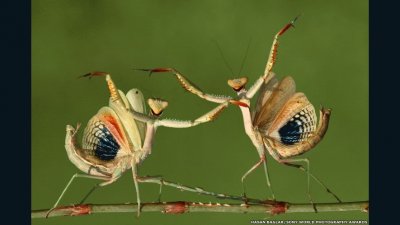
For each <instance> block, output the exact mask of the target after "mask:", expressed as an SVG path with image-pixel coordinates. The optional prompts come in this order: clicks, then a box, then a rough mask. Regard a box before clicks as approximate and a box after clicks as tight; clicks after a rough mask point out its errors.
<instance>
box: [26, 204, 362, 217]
mask: <svg viewBox="0 0 400 225" xmlns="http://www.w3.org/2000/svg"><path fill="white" fill-rule="evenodd" d="M315 207H316V209H317V211H318V212H342V211H361V212H368V208H369V202H368V201H360V202H341V203H317V204H315ZM47 212H48V209H42V210H32V211H31V218H45V217H46V214H47ZM124 212H125V213H133V212H137V204H133V203H131V204H83V205H75V206H62V207H57V208H56V209H54V210H53V211H52V212H51V213H50V214H49V217H57V216H80V215H87V214H98V213H124ZM141 212H143V213H145V212H161V213H167V214H181V213H188V212H191V213H194V212H219V213H264V214H265V213H267V214H271V215H275V214H281V213H307V212H308V213H313V212H315V211H314V208H313V206H312V205H311V204H310V203H301V204H297V203H296V204H295V203H288V202H274V203H273V204H271V203H270V202H268V203H266V204H261V203H258V204H220V203H208V204H207V203H200V202H198V203H195V202H184V201H179V202H163V203H142V208H141Z"/></svg>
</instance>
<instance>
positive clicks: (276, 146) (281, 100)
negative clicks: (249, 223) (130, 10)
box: [48, 19, 340, 215]
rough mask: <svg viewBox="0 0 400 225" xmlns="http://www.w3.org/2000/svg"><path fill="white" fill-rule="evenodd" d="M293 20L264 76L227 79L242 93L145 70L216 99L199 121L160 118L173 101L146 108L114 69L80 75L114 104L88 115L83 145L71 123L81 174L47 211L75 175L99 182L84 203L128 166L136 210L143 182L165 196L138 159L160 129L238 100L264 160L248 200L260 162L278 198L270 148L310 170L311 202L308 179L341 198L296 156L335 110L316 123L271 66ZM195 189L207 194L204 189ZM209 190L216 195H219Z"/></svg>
mask: <svg viewBox="0 0 400 225" xmlns="http://www.w3.org/2000/svg"><path fill="white" fill-rule="evenodd" d="M295 20H296V19H295ZM295 20H293V21H291V22H290V23H288V24H286V25H285V26H284V27H283V28H282V29H281V30H280V31H279V32H278V33H277V34H276V35H275V37H274V40H273V44H272V48H271V50H270V53H269V58H268V60H267V64H266V68H265V71H264V74H263V75H262V76H260V78H259V79H257V81H256V82H255V83H254V84H253V85H252V87H251V88H250V89H248V90H247V89H246V88H245V85H246V83H247V81H248V79H247V78H246V77H242V78H238V79H231V80H228V85H229V86H230V87H232V88H233V90H234V91H235V92H236V93H237V97H236V98H235V97H230V96H220V95H218V96H217V95H212V94H207V93H205V92H203V91H201V90H200V89H199V88H197V87H196V86H195V85H194V84H193V83H192V82H191V81H189V80H188V79H187V78H186V77H185V76H183V75H182V74H181V73H180V72H178V71H177V70H176V69H173V68H156V69H143V70H145V71H150V72H151V73H153V72H172V73H173V74H174V75H175V76H176V78H177V79H178V81H179V82H180V84H181V85H182V86H183V87H184V88H185V89H186V90H188V91H189V92H191V93H193V94H195V95H197V96H199V97H200V98H203V99H205V100H207V101H211V102H215V103H218V105H217V106H216V107H215V108H213V109H212V110H211V111H209V112H207V113H206V114H204V115H203V116H200V117H199V118H197V119H195V120H186V121H180V120H171V119H162V118H161V115H162V112H163V111H164V109H165V108H166V107H167V106H168V102H167V101H165V100H162V99H158V98H150V99H148V101H147V103H148V105H149V108H150V110H149V113H147V110H146V106H145V101H144V97H143V94H142V93H141V91H140V90H139V89H135V88H134V89H131V90H129V91H128V92H127V93H126V94H124V93H123V92H122V91H121V90H118V88H117V87H116V85H115V83H114V82H113V80H112V79H111V76H110V74H108V73H106V72H91V73H88V74H85V75H83V77H89V78H91V77H96V76H104V77H105V79H106V82H107V86H108V90H109V93H110V99H109V104H108V106H104V107H102V108H101V109H100V110H99V111H98V112H97V113H96V114H95V115H94V116H93V117H92V118H91V119H90V120H89V122H88V124H87V126H86V128H85V129H84V132H83V139H82V144H81V145H80V144H79V143H78V141H77V140H76V133H77V131H78V129H79V125H78V126H77V127H76V128H74V127H73V126H71V125H67V127H66V138H65V148H66V151H67V155H68V158H69V160H70V161H71V162H72V163H73V164H74V165H75V166H76V167H77V168H78V169H80V170H81V171H82V172H84V174H80V173H77V174H74V175H73V176H72V177H71V179H70V180H69V182H68V183H67V185H66V186H65V188H64V189H63V191H62V193H61V194H60V196H59V198H58V199H57V201H56V203H55V204H54V206H53V207H52V209H51V210H49V212H48V214H49V213H51V211H52V210H53V209H55V208H56V207H57V206H58V204H59V202H60V200H61V199H62V197H63V196H64V194H65V193H66V191H67V190H68V188H69V187H70V185H71V183H72V182H73V181H74V180H75V178H78V177H81V178H90V179H98V180H101V181H102V182H101V183H99V184H97V185H96V186H95V187H94V188H93V189H92V190H90V192H89V193H88V194H87V195H86V196H85V198H84V199H83V200H82V201H81V203H82V202H84V201H85V200H86V199H87V197H88V196H89V195H90V194H91V193H92V192H93V191H94V190H95V189H96V188H97V187H103V186H106V185H109V184H111V183H114V182H115V181H116V180H118V179H119V178H120V177H121V175H122V174H123V173H124V172H126V171H127V170H131V171H132V178H133V183H134V186H135V190H136V198H137V202H138V210H137V212H138V215H139V214H140V204H141V201H140V194H139V193H140V192H139V185H138V184H139V183H141V182H152V183H157V184H160V194H161V185H162V184H169V185H170V186H174V185H173V184H171V183H168V182H163V180H162V179H161V178H155V177H141V176H139V175H138V173H137V167H138V165H139V164H140V163H141V162H142V161H143V160H144V159H145V158H146V157H147V156H149V155H150V154H151V152H152V143H153V142H154V136H155V133H156V130H157V127H160V126H164V127H170V128H190V127H193V126H197V125H200V124H202V123H206V122H211V121H213V120H215V119H216V118H217V116H219V114H220V113H221V112H222V111H223V110H224V109H225V108H227V107H228V106H229V104H234V105H236V106H238V107H239V108H240V110H241V112H242V117H243V122H244V128H245V132H246V134H247V135H248V136H249V138H250V140H251V141H252V143H253V145H254V146H255V147H256V150H257V153H258V155H259V157H260V159H259V161H257V163H256V164H254V165H253V166H252V167H251V168H250V169H249V170H248V171H247V172H246V173H245V174H244V175H243V176H242V178H241V181H242V186H243V196H244V199H246V191H245V185H244V180H245V178H246V177H247V176H248V175H249V174H250V173H251V172H253V171H254V170H255V169H256V168H258V167H259V166H261V165H263V166H264V170H265V175H266V180H267V185H268V187H269V189H270V191H271V195H272V199H273V200H275V194H274V192H273V190H272V187H271V182H270V179H269V175H268V170H267V164H266V154H267V153H269V154H270V155H271V156H272V157H273V158H274V159H275V160H277V161H278V162H279V163H282V164H284V165H288V166H293V167H296V168H299V169H301V170H302V171H304V172H306V173H307V177H308V195H309V198H310V202H311V203H313V200H312V198H311V194H310V177H311V178H312V179H314V180H315V181H317V183H319V184H320V185H321V186H323V187H324V188H325V189H326V190H327V191H328V192H329V193H330V194H332V195H333V196H334V197H335V199H336V200H338V201H340V199H339V198H338V197H337V195H335V194H334V193H333V192H332V191H331V190H330V189H328V188H327V187H326V186H325V185H324V184H323V183H322V182H321V181H320V180H319V179H318V178H317V177H315V176H314V175H313V174H311V173H310V169H309V161H308V160H307V159H297V158H293V157H294V156H298V155H301V154H303V153H305V152H307V151H309V150H311V149H312V148H313V147H314V146H316V145H317V144H318V143H319V142H320V141H321V140H322V138H323V137H324V135H325V133H326V131H327V129H328V124H329V118H330V114H331V110H330V109H325V108H321V110H320V118H319V121H318V122H317V117H316V114H315V109H314V107H313V105H312V104H311V103H310V102H309V101H308V99H307V97H306V96H305V95H304V94H303V93H300V92H296V90H295V82H294V80H293V78H291V77H285V78H283V79H282V80H281V81H279V80H278V79H277V78H276V76H275V74H274V73H273V72H272V68H273V66H274V64H275V61H276V53H277V48H278V38H279V37H280V36H281V35H283V34H284V33H285V32H286V31H287V30H288V29H289V28H290V27H292V26H293V24H294V22H295ZM257 93H259V94H258V98H257V103H256V107H255V109H253V110H250V100H251V99H252V98H253V97H254V96H255V95H256V94H257ZM299 162H304V163H306V167H304V166H302V165H300V164H297V163H299ZM174 187H177V186H176V185H175V186H174ZM180 187H182V186H180ZM192 191H194V192H196V191H198V192H203V193H205V191H203V190H202V189H199V188H198V189H196V188H195V189H193V190H192ZM211 195H214V196H218V195H217V194H211ZM219 196H220V197H221V196H223V195H219Z"/></svg>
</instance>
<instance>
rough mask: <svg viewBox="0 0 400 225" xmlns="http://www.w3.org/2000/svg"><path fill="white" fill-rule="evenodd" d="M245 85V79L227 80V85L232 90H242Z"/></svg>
mask: <svg viewBox="0 0 400 225" xmlns="http://www.w3.org/2000/svg"><path fill="white" fill-rule="evenodd" d="M246 84H247V77H241V78H236V79H232V80H228V85H229V86H230V87H231V88H233V90H235V91H236V92H237V91H240V90H242V89H243V88H244V87H245V86H246Z"/></svg>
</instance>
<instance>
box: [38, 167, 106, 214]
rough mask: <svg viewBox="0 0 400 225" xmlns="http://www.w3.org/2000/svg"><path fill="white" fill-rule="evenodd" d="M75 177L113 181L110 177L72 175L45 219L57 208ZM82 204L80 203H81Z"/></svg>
mask: <svg viewBox="0 0 400 225" xmlns="http://www.w3.org/2000/svg"><path fill="white" fill-rule="evenodd" d="M77 177H82V178H91V179H98V180H107V182H108V181H113V180H112V179H111V178H110V177H101V176H95V175H88V174H78V173H76V174H74V175H73V176H72V177H71V179H70V180H69V181H68V183H67V185H66V186H65V188H64V190H63V191H62V192H61V194H60V196H59V197H58V199H57V201H56V203H55V204H54V205H53V207H52V208H51V209H50V210H49V211H48V212H47V214H46V218H47V217H48V216H49V214H50V213H51V212H52V211H53V210H54V209H55V208H57V206H58V203H59V202H60V200H61V199H62V197H63V196H64V194H65V193H66V191H67V190H68V188H69V186H70V185H71V184H72V182H73V181H74V180H75V178H77ZM94 189H95V188H92V190H91V191H90V192H89V193H88V194H87V195H86V196H85V198H84V200H85V199H86V198H87V197H88V196H89V195H90V194H91V193H92V192H93V191H94ZM81 202H82V201H81Z"/></svg>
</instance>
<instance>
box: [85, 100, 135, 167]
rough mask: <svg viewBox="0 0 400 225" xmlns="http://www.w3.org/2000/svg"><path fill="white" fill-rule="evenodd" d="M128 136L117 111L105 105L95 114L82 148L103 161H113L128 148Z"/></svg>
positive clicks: (87, 127) (90, 121) (87, 129)
mask: <svg viewBox="0 0 400 225" xmlns="http://www.w3.org/2000/svg"><path fill="white" fill-rule="evenodd" d="M126 143H127V142H126V137H125V134H124V131H123V128H122V125H121V123H120V122H119V120H118V117H117V115H116V114H115V112H114V111H113V110H112V109H111V108H109V107H103V108H101V109H100V110H99V112H98V113H97V114H96V115H95V116H93V117H92V118H91V119H90V120H89V122H88V124H87V126H86V128H85V130H84V132H83V140H82V148H83V150H84V151H85V154H87V155H89V156H93V157H94V158H96V159H98V160H101V161H106V162H107V161H112V160H114V159H116V158H117V157H118V156H117V155H121V154H123V151H121V150H122V149H126V148H127V147H126Z"/></svg>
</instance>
